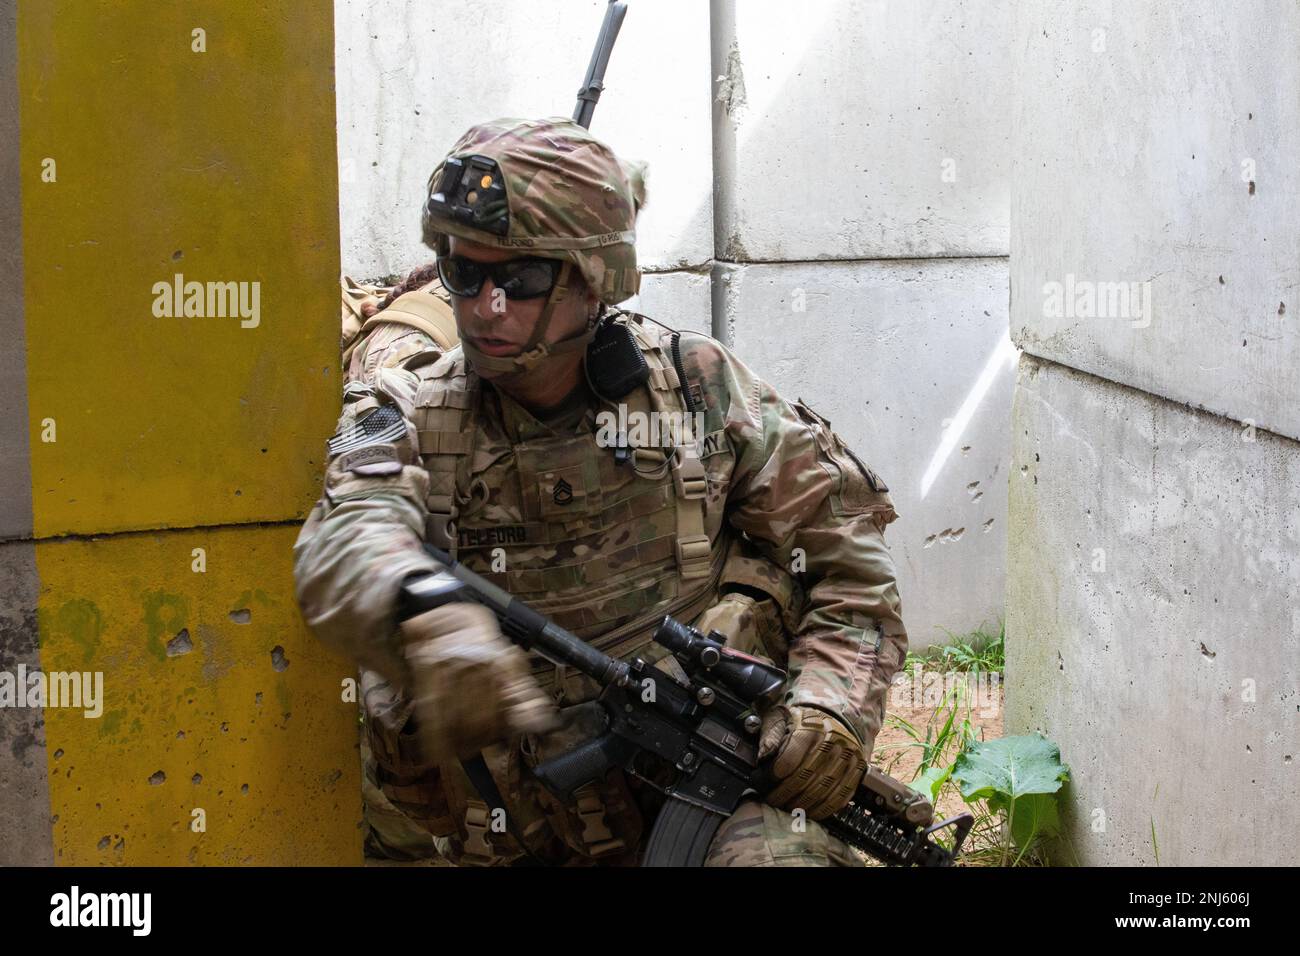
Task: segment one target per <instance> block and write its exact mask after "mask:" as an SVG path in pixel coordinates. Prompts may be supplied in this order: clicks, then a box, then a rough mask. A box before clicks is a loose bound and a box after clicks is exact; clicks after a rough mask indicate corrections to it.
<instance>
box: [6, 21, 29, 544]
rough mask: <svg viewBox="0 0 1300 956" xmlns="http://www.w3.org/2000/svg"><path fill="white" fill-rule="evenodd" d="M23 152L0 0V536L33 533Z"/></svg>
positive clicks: (14, 48)
mask: <svg viewBox="0 0 1300 956" xmlns="http://www.w3.org/2000/svg"><path fill="white" fill-rule="evenodd" d="M20 168H21V162H20V158H19V153H18V0H0V408H4V409H6V410H7V411H8V414H6V415H4V416H3V417H2V418H0V489H3V490H4V493H3V494H0V539H3V538H18V537H27V536H29V535H31V533H32V470H31V458H30V457H29V455H28V444H27V427H28V424H27V339H26V328H25V325H26V323H25V321H24V316H23V223H22V178H21V176H20V174H19V170H20Z"/></svg>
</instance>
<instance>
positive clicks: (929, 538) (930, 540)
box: [921, 535, 935, 548]
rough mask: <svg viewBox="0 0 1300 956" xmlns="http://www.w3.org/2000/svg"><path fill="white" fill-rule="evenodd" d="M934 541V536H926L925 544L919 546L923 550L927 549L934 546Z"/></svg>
mask: <svg viewBox="0 0 1300 956" xmlns="http://www.w3.org/2000/svg"><path fill="white" fill-rule="evenodd" d="M934 540H935V536H934V535H927V536H926V539H925V544H923V545H921V547H923V548H928V547H930V546H931V545H932V544H934Z"/></svg>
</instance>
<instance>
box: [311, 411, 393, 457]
mask: <svg viewBox="0 0 1300 956" xmlns="http://www.w3.org/2000/svg"><path fill="white" fill-rule="evenodd" d="M405 437H406V422H405V421H403V419H402V415H401V413H400V412H399V411H398V410H397V409H396V408H394V407H393V406H392V405H381V406H379V407H378V408H376V409H375V410H374V411H373V412H371V413H370V414H369V415H367V416H366V417H365V418H363V419H361V421H359V422H356V423H355V424H353V425H352V426H351V427H350V428H344V429H342V430H340V431H339V433H338V434H337V435H335V436H334V437H333V438H331V439H330V440H329V441H328V442H327V443H326V444H327V445H328V446H329V453H330V455H331V456H333V455H341V454H343V453H344V452H348V451H352V450H353V449H356V448H365V447H366V446H367V445H381V444H385V443H389V442H398V441H401V440H402V439H403V438H405Z"/></svg>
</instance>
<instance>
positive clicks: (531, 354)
mask: <svg viewBox="0 0 1300 956" xmlns="http://www.w3.org/2000/svg"><path fill="white" fill-rule="evenodd" d="M572 274H573V263H571V262H569V261H568V260H565V262H564V265H563V266H561V267H560V274H559V276H558V277H557V278H556V280H555V288H553V289H552V290H551V294H550V295H549V296H548V297H547V299H546V305H545V307H544V308H543V309H542V314H541V316H540V317H539V318H538V319H537V326H536V327H535V328H534V329H533V334H532V337H531V338H529V340H528V344H527V345H525V346H524V350H523V351H522V352H521V353H520V354H518V355H500V356H498V355H484V354H483V353H482V352H480V351H479V350H478V349H476V348H474V346H472V345H470V344H469V343H468V342H465V341H462V342H461V348H462V349H463V350H464V352H465V357H466V358H468V359H469V360H470V361H471V362H473V363H474V367H475V368H476V369H478V370H479V372H480V373H482V372H496V373H498V374H500V373H505V372H531V371H532V370H533V369H535V368H537V367H538V366H539V365H541V364H542V363H543V362H545V361H546V360H547V359H548V358H550V357H551V356H553V355H563V354H564V353H566V352H574V351H577V350H578V349H585V348H586V347H587V346H588V344H590V342H591V340H592V339H593V338H595V336H596V323H597V319H598V318H599V312H597V314H596V316H593V317H592V318H591V319H589V320H588V322H587V328H586V329H585V330H584V331H582V332H579V333H578V334H577V335H571V336H569V338H567V339H564V340H562V341H560V342H555V343H553V344H548V343H546V342H544V341H543V339H544V338H545V336H546V330H547V328H549V327H550V324H551V315H552V314H553V313H554V312H555V307H556V306H557V305H559V304H560V303H561V302H563V301H564V299H565V297H566V296H567V295H568V294H569V278H570V276H572Z"/></svg>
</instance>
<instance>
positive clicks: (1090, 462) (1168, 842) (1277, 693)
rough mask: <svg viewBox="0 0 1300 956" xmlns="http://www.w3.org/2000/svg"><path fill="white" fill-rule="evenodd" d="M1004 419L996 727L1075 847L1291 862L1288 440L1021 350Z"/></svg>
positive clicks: (1177, 858)
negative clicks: (1021, 743)
mask: <svg viewBox="0 0 1300 956" xmlns="http://www.w3.org/2000/svg"><path fill="white" fill-rule="evenodd" d="M1012 436H1013V449H1012V450H1013V460H1012V468H1013V470H1012V474H1011V479H1010V483H1011V484H1010V493H1009V494H1010V501H1009V511H1010V531H1009V545H1008V552H1009V553H1008V561H1009V563H1008V568H1007V679H1008V685H1007V695H1006V699H1007V723H1006V726H1007V732H1008V733H1029V732H1032V731H1034V730H1039V731H1041V732H1043V733H1044V734H1046V735H1047V736H1048V737H1050V738H1052V739H1053V740H1055V741H1056V742H1057V743H1058V744H1059V745H1060V747H1061V753H1062V757H1063V759H1064V760H1065V762H1066V763H1068V764H1069V765H1070V767H1071V770H1072V777H1073V780H1072V783H1071V784H1070V785H1069V789H1068V792H1067V799H1066V801H1065V804H1066V810H1067V813H1066V817H1065V819H1066V822H1067V825H1068V831H1067V832H1068V837H1069V842H1070V843H1071V844H1072V846H1073V850H1074V853H1075V854H1077V857H1078V861H1079V862H1080V863H1082V864H1084V865H1154V864H1155V863H1156V862H1157V859H1156V846H1155V845H1153V833H1154V840H1155V844H1158V847H1159V860H1158V862H1159V864H1160V865H1162V866H1209V865H1214V866H1220V865H1226V866H1259V865H1288V864H1291V863H1294V861H1295V859H1296V857H1297V855H1300V831H1298V830H1297V829H1296V827H1295V825H1294V821H1295V806H1296V803H1297V801H1298V800H1300V759H1298V758H1300V752H1298V750H1300V734H1298V733H1297V728H1298V727H1300V611H1298V610H1297V608H1300V559H1298V558H1297V555H1300V508H1298V507H1297V504H1296V488H1298V487H1300V447H1298V446H1297V445H1296V443H1295V442H1293V441H1291V440H1289V439H1286V438H1281V437H1278V436H1275V435H1271V434H1269V433H1267V432H1262V431H1260V432H1258V433H1256V434H1254V435H1252V436H1249V437H1251V438H1253V439H1254V440H1250V441H1248V440H1245V438H1246V437H1247V436H1246V435H1244V434H1243V431H1242V429H1241V428H1240V427H1238V426H1237V425H1235V424H1234V423H1232V422H1229V421H1225V420H1223V419H1221V418H1218V417H1216V416H1213V415H1209V414H1206V413H1204V412H1195V411H1191V410H1189V409H1187V408H1186V407H1184V406H1181V405H1178V404H1175V403H1171V402H1167V401H1164V400H1162V399H1159V398H1156V397H1153V396H1150V395H1147V394H1145V393H1142V392H1139V391H1136V390H1133V389H1130V388H1126V387H1124V386H1121V385H1116V384H1114V383H1111V382H1107V381H1105V380H1102V379H1098V378H1095V377H1093V376H1090V375H1086V374H1083V373H1080V372H1076V371H1072V370H1070V369H1068V368H1065V367H1063V366H1060V365H1056V364H1054V363H1050V362H1041V361H1039V360H1037V359H1035V358H1033V357H1032V356H1029V355H1026V356H1025V357H1024V358H1023V360H1022V362H1021V365H1020V371H1019V375H1018V380H1017V387H1016V397H1015V404H1014V409H1013V412H1012ZM1061 852H1062V861H1063V862H1073V857H1072V856H1071V855H1070V854H1069V853H1068V851H1066V850H1064V849H1062V851H1061Z"/></svg>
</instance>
